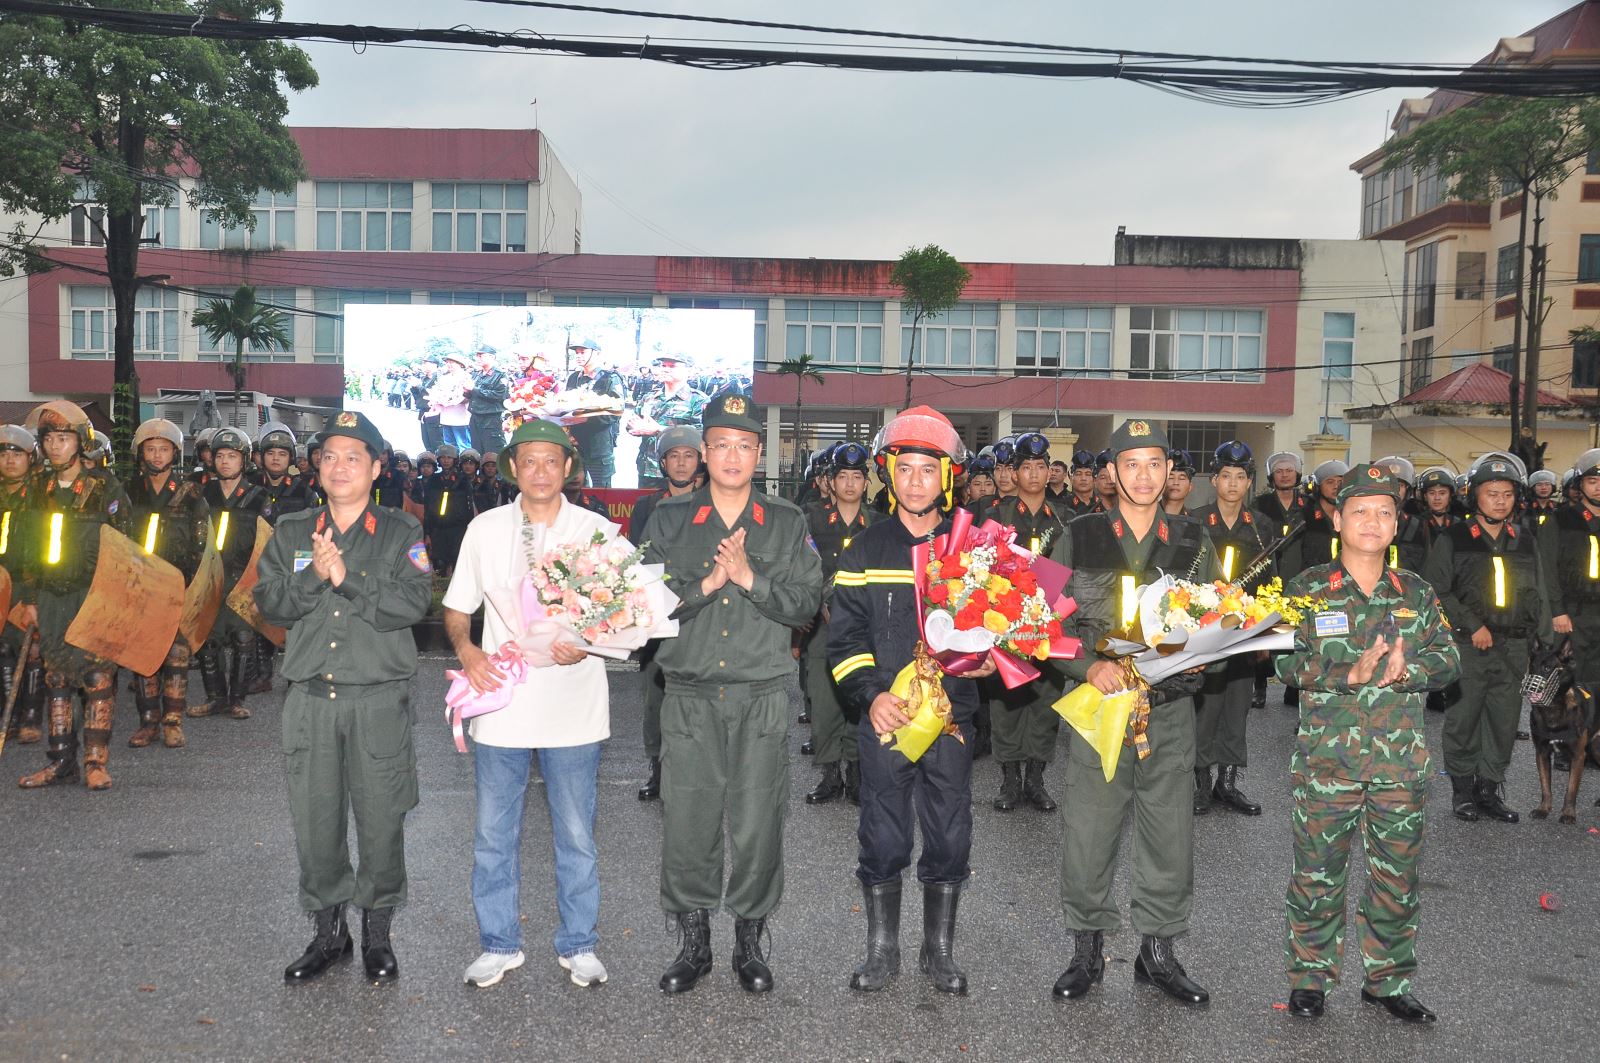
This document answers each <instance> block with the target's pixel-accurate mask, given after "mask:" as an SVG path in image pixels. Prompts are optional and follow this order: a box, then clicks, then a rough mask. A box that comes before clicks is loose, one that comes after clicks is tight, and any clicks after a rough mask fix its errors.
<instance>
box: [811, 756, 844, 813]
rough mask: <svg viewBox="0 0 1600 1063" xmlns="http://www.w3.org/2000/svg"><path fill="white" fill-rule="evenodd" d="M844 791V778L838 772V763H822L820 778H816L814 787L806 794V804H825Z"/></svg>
mask: <svg viewBox="0 0 1600 1063" xmlns="http://www.w3.org/2000/svg"><path fill="white" fill-rule="evenodd" d="M843 793H844V778H843V777H842V776H841V775H840V774H839V765H838V764H824V765H822V778H821V779H818V780H817V785H816V788H815V789H813V790H812V791H811V792H809V793H807V794H806V804H808V805H825V804H827V803H828V802H829V801H833V800H835V799H837V798H838V797H839V795H841V794H843Z"/></svg>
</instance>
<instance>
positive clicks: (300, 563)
mask: <svg viewBox="0 0 1600 1063" xmlns="http://www.w3.org/2000/svg"><path fill="white" fill-rule="evenodd" d="M322 443H323V447H322V464H321V472H322V485H323V489H324V490H325V491H326V492H327V496H328V504H327V505H326V506H318V507H316V508H315V509H310V510H306V511H304V512H301V513H291V514H288V515H286V516H284V517H283V518H282V519H280V520H279V521H278V525H277V530H276V533H275V534H274V535H273V537H272V539H271V541H269V542H268V543H267V546H266V549H265V550H264V551H262V554H261V560H260V562H259V564H258V570H259V574H260V582H259V583H258V584H257V585H256V589H255V596H256V602H257V603H258V604H259V605H260V607H261V612H262V615H263V616H265V617H266V619H267V620H268V621H270V622H272V623H274V624H279V625H281V626H283V627H286V628H288V632H289V634H288V642H287V647H286V652H285V654H284V660H283V675H284V678H285V679H287V680H288V681H289V693H288V696H287V697H286V699H285V701H284V705H283V750H284V761H285V767H286V769H287V772H288V779H289V808H290V815H291V817H292V818H293V821H294V833H295V846H296V849H297V850H298V853H299V859H300V904H301V906H302V907H303V908H305V909H306V910H307V911H310V912H312V913H314V919H315V922H316V937H315V938H314V939H313V940H312V942H311V944H310V946H308V947H307V949H306V951H305V954H304V955H303V956H301V957H300V959H298V960H296V961H295V962H294V963H293V964H291V965H290V966H289V967H288V969H286V970H285V971H284V979H285V980H286V981H288V982H291V983H295V982H304V981H307V980H309V979H311V978H314V977H316V976H317V975H320V974H321V973H322V972H323V971H324V970H326V969H327V967H328V966H329V965H330V964H332V963H333V962H334V961H336V960H338V959H339V958H340V957H342V956H344V955H346V954H348V953H349V951H350V949H351V941H350V934H349V931H348V930H347V929H346V926H345V918H344V906H345V905H346V904H347V903H349V902H351V901H354V902H355V903H356V904H357V905H359V906H360V907H361V909H362V917H361V923H362V959H363V961H364V963H365V966H366V971H367V974H368V976H369V977H372V978H377V979H391V978H394V977H396V976H397V974H398V973H399V964H398V962H397V961H396V960H395V956H394V951H393V949H392V948H391V946H390V944H389V921H390V918H391V916H392V915H393V912H394V909H395V908H396V907H397V906H398V905H400V904H403V903H404V902H405V899H406V869H405V835H404V825H405V814H406V813H407V812H409V811H410V810H411V809H412V808H414V807H416V803H417V768H416V755H415V752H414V751H413V749H412V744H411V701H410V695H409V691H408V687H409V685H410V680H411V676H412V674H413V673H414V672H415V671H416V668H417V647H416V642H415V641H414V640H413V639H412V637H411V625H413V624H415V623H416V622H417V621H419V620H421V619H422V617H423V616H424V614H426V613H427V611H428V605H429V602H430V600H431V597H432V591H433V580H432V576H431V573H432V571H433V570H432V567H431V565H430V564H429V561H428V552H427V549H426V547H424V545H423V542H422V527H421V525H420V524H418V522H417V520H416V518H415V517H413V516H411V515H410V514H409V513H406V512H405V511H404V510H399V509H390V508H388V507H380V506H376V505H374V504H372V503H371V501H370V498H371V491H372V481H373V480H374V479H376V478H377V476H378V472H379V463H378V454H379V452H380V451H381V450H382V449H383V439H382V437H381V436H380V435H379V434H378V430H377V429H376V428H375V427H374V426H373V424H372V422H371V421H369V420H367V418H366V417H365V416H364V415H362V414H359V413H352V412H349V411H346V412H344V413H341V414H338V415H337V416H336V417H334V418H333V420H332V421H331V422H330V423H329V425H328V427H327V428H326V429H325V430H324V431H323V434H322ZM350 811H353V812H354V813H355V821H356V842H357V846H358V848H359V851H360V867H359V868H358V869H356V870H354V871H352V869H351V867H350V851H349V846H348V844H347V841H346V831H347V827H346V819H347V816H348V814H349V812H350Z"/></svg>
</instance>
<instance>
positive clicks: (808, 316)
mask: <svg viewBox="0 0 1600 1063" xmlns="http://www.w3.org/2000/svg"><path fill="white" fill-rule="evenodd" d="M783 321H784V325H783V333H784V335H783V353H784V357H785V358H799V357H800V356H801V355H805V354H809V355H811V357H812V359H813V360H814V361H816V362H818V363H821V364H822V365H823V366H828V365H843V366H853V365H870V366H878V365H882V364H883V303H881V302H857V301H855V300H853V299H789V300H786V301H785V302H784V307H783Z"/></svg>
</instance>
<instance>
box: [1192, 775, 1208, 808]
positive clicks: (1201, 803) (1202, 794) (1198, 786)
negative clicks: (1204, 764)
mask: <svg viewBox="0 0 1600 1063" xmlns="http://www.w3.org/2000/svg"><path fill="white" fill-rule="evenodd" d="M1210 811H1211V769H1210V768H1196V769H1194V814H1195V815H1197V816H1203V815H1205V814H1206V813H1208V812H1210Z"/></svg>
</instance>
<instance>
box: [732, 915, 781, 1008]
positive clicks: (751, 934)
mask: <svg viewBox="0 0 1600 1063" xmlns="http://www.w3.org/2000/svg"><path fill="white" fill-rule="evenodd" d="M766 928H767V921H766V920H765V919H735V920H734V921H733V973H734V974H736V975H738V976H739V984H740V985H741V986H743V987H744V989H745V992H747V993H770V992H772V968H771V967H768V966H767V957H766V956H765V955H764V954H763V953H762V951H761V934H762V932H763V931H764V930H766Z"/></svg>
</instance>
